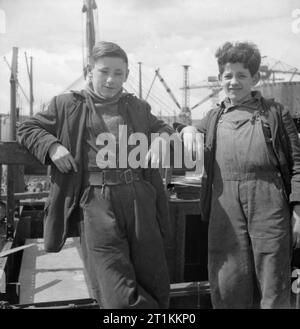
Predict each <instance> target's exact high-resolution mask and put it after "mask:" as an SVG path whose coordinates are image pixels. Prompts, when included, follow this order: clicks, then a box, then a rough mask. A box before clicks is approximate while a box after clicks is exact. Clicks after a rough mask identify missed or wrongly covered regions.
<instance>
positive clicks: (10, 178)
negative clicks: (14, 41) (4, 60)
mask: <svg viewBox="0 0 300 329" xmlns="http://www.w3.org/2000/svg"><path fill="white" fill-rule="evenodd" d="M17 70H18V48H17V47H13V54H12V65H11V76H10V130H9V140H10V141H15V140H16V98H17V97H16V94H17ZM14 181H15V166H14V165H8V166H7V209H6V217H7V228H6V238H7V239H12V238H13V234H14V220H15V200H14V192H15V184H14V183H15V182H14Z"/></svg>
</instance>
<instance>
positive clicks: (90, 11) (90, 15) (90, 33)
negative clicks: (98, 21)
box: [82, 0, 97, 78]
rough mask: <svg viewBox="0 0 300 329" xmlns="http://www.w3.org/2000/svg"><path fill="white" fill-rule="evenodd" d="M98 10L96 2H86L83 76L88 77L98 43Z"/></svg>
mask: <svg viewBox="0 0 300 329" xmlns="http://www.w3.org/2000/svg"><path fill="white" fill-rule="evenodd" d="M96 9H97V4H96V1H95V0H84V1H83V7H82V12H83V13H85V14H86V34H85V37H86V40H85V41H86V55H85V59H84V67H83V75H84V78H86V75H87V74H88V72H89V71H90V69H91V64H92V62H91V60H92V50H93V47H94V45H95V42H96V33H95V20H94V10H96Z"/></svg>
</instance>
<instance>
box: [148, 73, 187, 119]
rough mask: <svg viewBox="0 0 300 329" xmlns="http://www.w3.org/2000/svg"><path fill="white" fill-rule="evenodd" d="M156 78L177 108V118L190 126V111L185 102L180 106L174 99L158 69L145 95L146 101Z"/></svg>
mask: <svg viewBox="0 0 300 329" xmlns="http://www.w3.org/2000/svg"><path fill="white" fill-rule="evenodd" d="M156 78H158V79H159V81H160V82H161V83H162V85H163V87H164V88H165V90H166V92H167V93H168V94H169V96H170V97H171V99H172V100H173V102H174V103H175V105H176V106H177V107H178V109H179V110H180V113H179V118H180V120H181V121H182V122H183V123H186V124H191V113H190V109H189V108H188V107H187V106H186V102H184V104H183V106H180V104H179V102H178V100H177V99H176V97H175V95H174V93H173V92H172V90H171V88H170V87H169V86H168V84H167V83H166V81H165V80H164V78H163V77H162V76H161V74H160V72H159V69H156V70H155V75H154V79H153V81H152V83H151V86H150V89H149V91H148V93H147V96H146V99H147V98H148V96H149V94H150V91H151V89H152V87H153V84H154V81H155V80H156Z"/></svg>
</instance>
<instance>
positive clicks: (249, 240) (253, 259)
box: [181, 42, 300, 308]
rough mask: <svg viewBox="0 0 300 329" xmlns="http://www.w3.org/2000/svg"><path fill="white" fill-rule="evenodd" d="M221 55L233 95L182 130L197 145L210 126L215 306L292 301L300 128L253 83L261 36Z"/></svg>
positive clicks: (208, 185) (206, 204)
mask: <svg viewBox="0 0 300 329" xmlns="http://www.w3.org/2000/svg"><path fill="white" fill-rule="evenodd" d="M216 57H217V59H218V66H219V79H220V83H221V85H222V88H223V90H224V92H225V94H226V96H227V97H226V99H225V100H223V102H221V104H220V105H218V106H217V107H216V108H215V109H212V110H211V111H210V112H208V113H207V115H206V116H205V117H204V118H203V119H202V120H201V122H200V123H199V125H197V126H196V128H197V130H196V129H195V128H194V127H185V128H183V129H182V130H181V133H182V134H183V139H184V143H185V145H186V147H187V148H188V150H189V151H190V152H193V151H195V148H194V147H193V141H194V140H195V139H194V137H193V136H194V135H195V133H196V132H197V131H200V132H201V133H204V134H205V159H204V162H205V170H206V174H207V177H206V179H205V180H204V181H203V187H202V197H201V208H202V216H203V218H204V220H209V232H208V272H209V281H210V285H211V297H212V303H213V307H214V308H253V307H256V306H257V304H258V305H259V307H261V308H289V307H290V292H291V285H290V282H291V268H290V264H291V250H292V249H291V246H292V243H293V244H294V247H299V246H300V217H299V216H300V207H299V202H300V143H299V139H298V135H297V131H296V128H295V125H294V123H293V120H292V118H291V116H290V114H289V112H288V111H287V110H286V109H284V108H283V106H282V105H280V104H279V103H277V102H275V101H274V100H266V99H264V98H263V97H262V95H261V94H260V93H259V92H258V91H252V87H253V86H255V85H256V84H257V82H258V81H259V78H260V76H259V67H260V62H261V56H260V53H259V50H258V49H257V47H256V46H255V45H254V44H252V43H248V42H242V43H236V44H232V43H230V42H226V43H225V44H224V45H223V46H222V47H221V48H219V49H218V51H217V52H216ZM194 145H195V144H194ZM291 232H293V233H292V234H291ZM255 296H256V297H257V296H258V300H257V298H254V297H255Z"/></svg>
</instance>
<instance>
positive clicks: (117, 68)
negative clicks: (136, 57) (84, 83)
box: [91, 57, 128, 98]
mask: <svg viewBox="0 0 300 329" xmlns="http://www.w3.org/2000/svg"><path fill="white" fill-rule="evenodd" d="M91 73H92V82H93V87H94V90H95V91H96V92H97V93H98V94H99V95H101V96H102V97H104V98H111V97H113V96H115V95H116V94H117V93H118V92H119V91H120V90H121V89H122V87H123V83H124V82H125V81H126V79H127V76H128V67H127V64H126V63H125V61H124V60H123V59H122V58H119V57H101V58H99V59H98V60H97V61H96V62H95V66H94V67H93V69H92V71H91Z"/></svg>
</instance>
